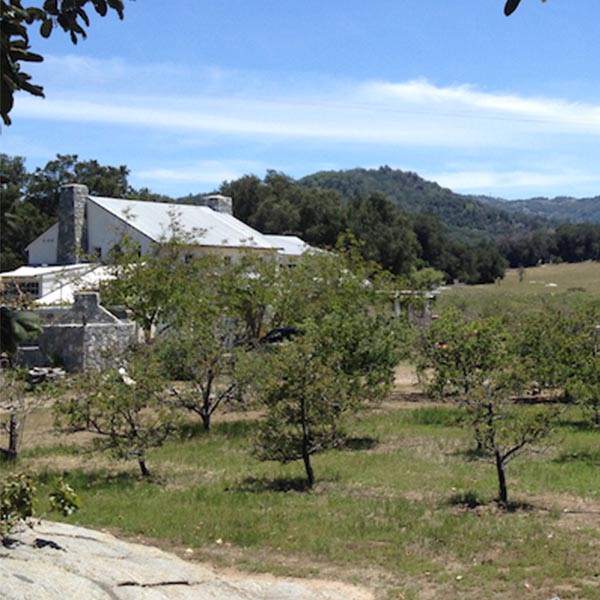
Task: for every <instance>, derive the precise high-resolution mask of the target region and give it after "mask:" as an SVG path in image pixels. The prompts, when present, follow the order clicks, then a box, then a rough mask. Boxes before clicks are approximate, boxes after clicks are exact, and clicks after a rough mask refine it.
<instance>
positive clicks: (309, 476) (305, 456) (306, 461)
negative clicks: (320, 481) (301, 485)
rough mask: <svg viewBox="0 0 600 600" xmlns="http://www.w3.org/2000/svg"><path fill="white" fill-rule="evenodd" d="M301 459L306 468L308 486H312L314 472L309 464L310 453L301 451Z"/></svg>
mask: <svg viewBox="0 0 600 600" xmlns="http://www.w3.org/2000/svg"><path fill="white" fill-rule="evenodd" d="M302 460H303V461H304V468H305V470H306V479H307V481H308V487H309V488H312V487H313V485H314V484H315V472H314V471H313V468H312V465H311V464H310V454H309V453H308V452H303V454H302Z"/></svg>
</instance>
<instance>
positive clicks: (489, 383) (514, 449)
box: [463, 364, 560, 506]
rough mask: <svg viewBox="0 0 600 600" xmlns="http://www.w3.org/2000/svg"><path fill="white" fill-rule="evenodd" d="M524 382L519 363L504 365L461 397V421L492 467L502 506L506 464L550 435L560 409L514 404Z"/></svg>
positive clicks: (525, 379) (506, 498) (506, 496)
mask: <svg viewBox="0 0 600 600" xmlns="http://www.w3.org/2000/svg"><path fill="white" fill-rule="evenodd" d="M527 383H528V380H527V378H525V377H523V375H522V373H521V372H520V369H519V367H518V366H516V365H513V366H511V365H508V364H507V365H505V366H504V368H502V369H497V370H494V371H491V372H490V373H488V377H487V378H486V379H485V380H484V381H482V382H481V383H479V384H478V385H477V386H476V387H474V388H473V389H472V390H471V391H470V392H469V393H468V394H467V396H466V398H465V400H464V406H465V411H466V418H465V419H464V421H463V422H464V424H465V425H466V426H467V427H472V428H473V429H474V430H475V432H476V435H477V438H478V440H479V441H480V444H481V446H480V447H481V451H482V453H483V455H484V456H485V457H486V458H487V459H488V460H490V461H491V462H492V463H493V464H494V466H495V469H496V476H497V478H498V500H499V503H500V504H501V505H502V506H507V505H508V486H507V481H506V468H507V465H508V464H509V462H510V461H512V460H513V459H514V458H516V457H517V456H519V455H520V454H522V453H523V452H524V451H526V450H529V449H531V447H532V446H534V445H537V444H539V443H540V442H542V441H543V440H544V439H546V438H547V437H548V436H549V434H550V433H551V432H552V429H553V426H554V423H555V422H556V419H557V416H558V413H559V410H560V409H559V408H558V407H552V408H549V407H546V406H542V407H540V406H538V407H532V406H524V405H522V404H518V403H516V402H515V397H517V396H519V395H522V393H523V390H524V389H525V388H526V386H527Z"/></svg>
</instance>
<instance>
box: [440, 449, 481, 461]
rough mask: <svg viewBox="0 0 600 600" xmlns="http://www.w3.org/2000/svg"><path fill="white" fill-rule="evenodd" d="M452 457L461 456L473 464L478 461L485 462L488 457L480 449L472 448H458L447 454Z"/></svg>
mask: <svg viewBox="0 0 600 600" xmlns="http://www.w3.org/2000/svg"><path fill="white" fill-rule="evenodd" d="M449 454H450V455H452V456H461V457H462V458H464V459H465V460H467V461H469V462H475V461H478V460H486V459H487V458H488V455H487V454H486V453H485V451H484V450H482V449H481V448H476V447H475V448H474V447H473V446H470V447H469V448H459V449H458V450H454V451H451V452H449Z"/></svg>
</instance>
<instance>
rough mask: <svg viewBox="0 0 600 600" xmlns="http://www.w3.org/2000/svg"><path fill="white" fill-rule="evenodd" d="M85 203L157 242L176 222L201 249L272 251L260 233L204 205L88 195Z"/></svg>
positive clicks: (271, 245)
mask: <svg viewBox="0 0 600 600" xmlns="http://www.w3.org/2000/svg"><path fill="white" fill-rule="evenodd" d="M88 201H90V202H93V203H94V204H96V205H98V206H100V207H102V208H103V209H104V210H106V211H108V212H110V213H111V214H113V215H115V216H116V217H118V218H119V219H120V220H122V221H125V222H126V223H127V224H128V225H130V226H131V227H133V228H134V229H137V230H138V231H140V232H141V233H143V234H144V235H145V236H147V237H149V238H150V239H152V240H154V241H155V242H159V241H161V240H163V239H165V238H168V237H169V236H170V235H171V234H172V227H171V226H172V224H173V223H176V224H177V226H179V227H181V228H182V229H183V231H185V232H186V233H187V234H189V235H191V236H192V242H193V243H197V244H198V245H201V246H225V247H230V248H239V247H250V248H263V249H269V250H274V249H275V246H274V245H273V244H271V243H270V242H269V240H268V239H267V238H266V237H265V236H264V235H263V234H262V233H260V232H258V231H256V229H253V228H252V227H250V226H249V225H246V224H245V223H242V221H240V220H239V219H236V218H235V217H234V216H232V215H229V214H226V213H220V212H216V211H214V210H212V209H211V208H208V207H206V206H197V205H192V204H174V203H167V202H144V201H140V200H120V199H117V198H103V197H100V196H88Z"/></svg>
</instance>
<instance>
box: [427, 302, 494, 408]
mask: <svg viewBox="0 0 600 600" xmlns="http://www.w3.org/2000/svg"><path fill="white" fill-rule="evenodd" d="M504 337H505V331H504V327H503V326H502V324H501V322H500V321H499V320H496V319H488V320H482V321H470V320H468V319H466V318H465V316H464V315H463V313H462V312H460V311H459V310H458V309H456V308H450V309H448V310H446V311H445V312H444V313H443V314H442V315H441V316H440V317H439V318H438V319H437V320H435V321H433V322H432V323H431V325H430V326H429V327H428V328H427V329H426V330H424V331H423V333H422V334H421V336H420V339H419V341H418V344H417V360H416V366H417V373H418V375H419V378H420V380H421V382H422V383H423V384H424V387H425V391H426V392H427V393H429V394H432V395H434V396H435V397H437V398H440V399H442V398H444V397H445V396H448V395H454V396H458V397H459V398H460V397H462V396H463V395H465V394H468V393H469V392H470V391H471V390H473V389H474V388H477V387H478V386H479V385H480V384H481V383H482V382H484V381H485V380H486V378H487V376H488V373H489V372H490V371H491V370H493V369H496V368H498V366H499V365H500V364H501V362H502V360H504V354H505V352H506V343H505V339H504Z"/></svg>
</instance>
